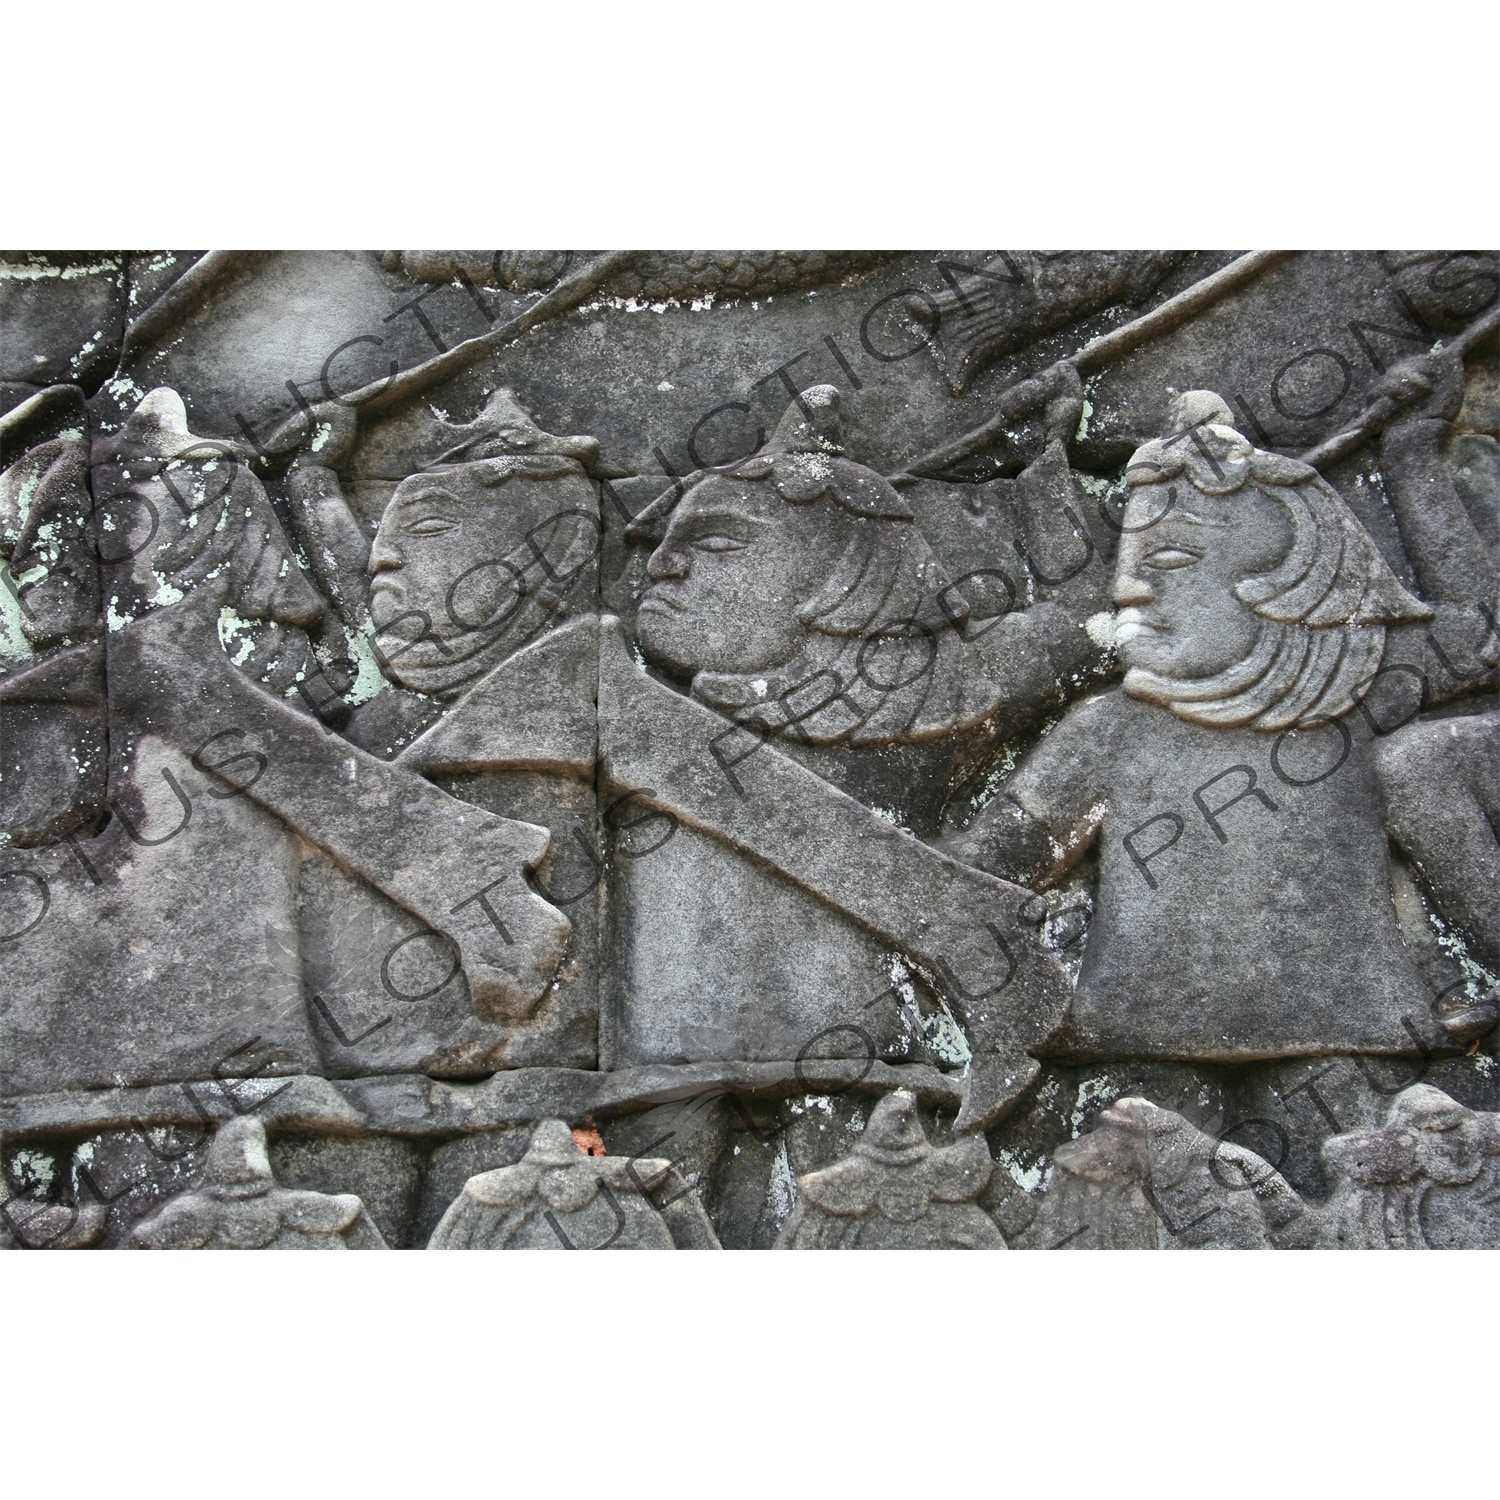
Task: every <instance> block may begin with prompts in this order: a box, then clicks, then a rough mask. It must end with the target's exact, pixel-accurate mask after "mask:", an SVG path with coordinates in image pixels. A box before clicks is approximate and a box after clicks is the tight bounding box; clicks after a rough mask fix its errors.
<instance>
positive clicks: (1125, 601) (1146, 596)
mask: <svg viewBox="0 0 1500 1500" xmlns="http://www.w3.org/2000/svg"><path fill="white" fill-rule="evenodd" d="M1112 597H1113V599H1114V602H1115V608H1116V609H1124V608H1126V607H1127V606H1128V605H1131V604H1151V603H1154V602H1155V599H1156V595H1155V594H1154V593H1153V592H1152V590H1151V585H1150V584H1149V583H1147V582H1145V581H1144V580H1143V579H1140V578H1137V577H1136V576H1135V575H1134V574H1133V573H1127V572H1123V571H1122V572H1119V573H1116V574H1115V587H1114V593H1113V595H1112Z"/></svg>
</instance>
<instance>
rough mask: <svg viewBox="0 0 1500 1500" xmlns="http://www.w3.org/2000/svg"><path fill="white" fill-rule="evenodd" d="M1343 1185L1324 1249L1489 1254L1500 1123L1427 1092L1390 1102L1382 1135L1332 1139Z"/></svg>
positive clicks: (1359, 1133)
mask: <svg viewBox="0 0 1500 1500" xmlns="http://www.w3.org/2000/svg"><path fill="white" fill-rule="evenodd" d="M1323 1159H1324V1161H1325V1162H1326V1163H1327V1164H1328V1169H1329V1172H1330V1174H1331V1175H1332V1176H1333V1177H1334V1178H1335V1181H1336V1186H1335V1188H1334V1191H1333V1195H1332V1197H1331V1198H1330V1199H1329V1201H1328V1203H1327V1204H1326V1205H1325V1206H1324V1207H1323V1209H1322V1210H1321V1214H1320V1224H1321V1232H1320V1236H1319V1243H1320V1244H1321V1245H1324V1246H1327V1247H1329V1248H1331V1249H1341V1250H1428V1249H1431V1250H1457V1249H1482V1248H1485V1247H1492V1246H1493V1245H1494V1244H1495V1243H1496V1236H1497V1235H1500V1115H1495V1114H1488V1113H1482V1112H1480V1111H1478V1110H1472V1109H1466V1108H1465V1107H1464V1106H1463V1105H1461V1104H1459V1103H1458V1102H1457V1101H1456V1100H1453V1099H1450V1098H1449V1097H1448V1095H1447V1094H1445V1093H1443V1092H1442V1091H1441V1090H1439V1089H1435V1088H1433V1087H1431V1086H1430V1085H1428V1084H1425V1083H1419V1084H1415V1085H1414V1086H1413V1087H1411V1088H1409V1089H1405V1090H1403V1091H1402V1092H1401V1093H1400V1094H1399V1095H1397V1097H1396V1098H1395V1099H1394V1100H1393V1101H1392V1102H1391V1109H1390V1113H1389V1115H1388V1116H1387V1118H1386V1123H1385V1125H1384V1126H1383V1127H1381V1128H1380V1129H1376V1130H1356V1131H1351V1132H1349V1133H1348V1134H1345V1135H1336V1136H1331V1137H1330V1138H1329V1139H1328V1140H1326V1141H1324V1143H1323Z"/></svg>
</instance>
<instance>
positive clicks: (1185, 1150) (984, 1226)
mask: <svg viewBox="0 0 1500 1500" xmlns="http://www.w3.org/2000/svg"><path fill="white" fill-rule="evenodd" d="M1226 1134H1227V1133H1226ZM1284 1154H1285V1152H1283V1155H1284ZM1323 1158H1324V1162H1325V1164H1326V1166H1327V1168H1328V1170H1329V1174H1330V1177H1331V1178H1332V1179H1333V1180H1334V1182H1335V1187H1334V1191H1333V1193H1332V1195H1331V1197H1330V1198H1329V1199H1328V1200H1327V1201H1326V1202H1325V1203H1323V1204H1310V1203H1308V1202H1306V1201H1305V1200H1304V1199H1302V1198H1301V1197H1300V1196H1299V1194H1298V1193H1297V1192H1296V1191H1295V1190H1294V1189H1293V1188H1292V1187H1291V1185H1290V1184H1289V1183H1288V1182H1287V1181H1286V1179H1285V1178H1284V1177H1283V1176H1282V1175H1281V1173H1280V1172H1279V1171H1277V1170H1276V1168H1275V1167H1274V1166H1273V1165H1272V1164H1271V1163H1270V1162H1268V1161H1267V1160H1266V1159H1265V1158H1264V1157H1261V1156H1259V1155H1257V1154H1256V1153H1255V1152H1253V1151H1250V1150H1249V1149H1248V1148H1246V1147H1243V1146H1240V1145H1237V1144H1235V1143H1233V1142H1230V1141H1228V1140H1227V1139H1226V1138H1225V1134H1221V1135H1219V1136H1217V1137H1215V1136H1210V1135H1208V1134H1207V1133H1205V1132H1204V1131H1202V1130H1200V1129H1198V1128H1197V1127H1196V1126H1195V1125H1193V1124H1191V1123H1190V1122H1189V1121H1188V1120H1187V1119H1185V1118H1184V1117H1183V1116H1182V1115H1180V1114H1177V1113H1175V1112H1173V1111H1171V1110H1168V1109H1163V1108H1161V1107H1159V1106H1157V1105H1155V1104H1152V1103H1151V1102H1150V1101H1148V1100H1146V1099H1142V1098H1132V1097H1128V1098H1123V1099H1120V1100H1118V1101H1116V1102H1115V1103H1113V1104H1111V1105H1110V1106H1109V1107H1108V1108H1106V1109H1105V1110H1103V1111H1102V1112H1101V1113H1100V1115H1099V1116H1098V1118H1097V1120H1096V1122H1095V1125H1094V1128H1093V1129H1092V1130H1091V1131H1090V1132H1089V1133H1088V1134H1086V1135H1083V1136H1081V1137H1079V1138H1078V1139H1076V1140H1073V1141H1070V1142H1068V1143H1066V1144H1064V1145H1062V1146H1059V1147H1058V1148H1057V1149H1056V1151H1055V1152H1054V1153H1053V1166H1054V1173H1053V1177H1052V1180H1051V1182H1050V1184H1049V1186H1048V1189H1047V1191H1046V1192H1045V1193H1044V1194H1043V1195H1042V1197H1041V1199H1040V1203H1039V1205H1038V1206H1037V1208H1036V1210H1035V1212H1034V1214H1033V1215H1032V1217H1031V1219H1030V1221H1029V1223H1026V1224H1018V1225H1014V1226H1013V1232H1012V1235H1011V1241H1012V1243H1013V1244H1014V1245H1015V1246H1016V1247H1018V1248H1027V1249H1059V1248H1074V1249H1091V1248H1117V1249H1127V1248H1134V1249H1154V1248H1169V1247H1170V1248H1210V1247H1237V1248H1312V1247H1322V1248H1334V1249H1425V1248H1485V1247H1494V1246H1500V1114H1492V1113H1485V1112H1481V1111H1475V1110H1470V1109H1468V1108H1466V1107H1464V1106H1463V1105H1461V1104H1459V1103H1457V1102H1456V1101H1455V1100H1453V1099H1452V1098H1450V1097H1449V1096H1448V1095H1447V1094H1445V1093H1443V1092H1442V1091H1441V1090H1439V1089H1436V1088H1433V1087H1431V1086H1430V1085H1427V1084H1415V1085H1413V1086H1412V1087H1410V1088H1407V1089H1405V1090H1403V1091H1402V1092H1401V1093H1400V1094H1399V1095H1398V1096H1396V1098H1395V1099H1394V1100H1393V1102H1392V1105H1391V1108H1390V1110H1389V1113H1388V1117H1387V1119H1386V1122H1385V1124H1384V1125H1383V1126H1379V1127H1376V1128H1371V1129H1364V1130H1356V1131H1352V1132H1347V1133H1344V1134H1340V1135H1336V1136H1332V1137H1330V1138H1329V1139H1328V1140H1326V1141H1325V1142H1324V1144H1323ZM994 1170H995V1167H994V1163H993V1161H992V1160H991V1158H990V1154H989V1151H988V1149H987V1147H986V1145H985V1142H984V1140H983V1138H982V1137H980V1136H972V1137H969V1138H967V1139H964V1140H961V1141H959V1142H957V1143H956V1144H953V1145H948V1146H934V1145H932V1143H931V1142H930V1141H929V1140H928V1138H927V1135H926V1132H925V1130H924V1129H923V1126H922V1123H921V1120H920V1117H919V1112H918V1105H917V1100H916V1097H915V1096H914V1095H913V1094H912V1093H910V1092H908V1091H907V1090H904V1089H900V1090H896V1091H894V1092H892V1093H889V1094H887V1095H885V1097H884V1098H882V1099H881V1100H880V1102H879V1103H878V1104H877V1105H876V1106H875V1108H874V1110H873V1111H872V1113H871V1116H870V1120H869V1123H868V1125H867V1126H866V1128H865V1129H864V1131H863V1133H862V1134H861V1135H860V1136H859V1138H858V1141H857V1143H856V1144H855V1146H854V1147H853V1149H852V1150H851V1151H850V1152H849V1153H848V1154H847V1155H846V1156H844V1157H843V1158H842V1159H840V1160H838V1161H836V1162H835V1163H833V1164H832V1165H831V1166H827V1167H824V1168H822V1169H820V1170H818V1171H814V1172H811V1173H808V1174H807V1175H805V1176H802V1177H799V1178H798V1179H797V1191H796V1193H795V1206H794V1207H793V1208H792V1209H791V1212H790V1214H789V1215H788V1216H787V1217H786V1219H785V1222H784V1224H783V1225H782V1227H781V1230H780V1233H779V1235H778V1237H777V1240H776V1243H775V1248H776V1249H778V1250H816V1249H846V1250H847V1249H972V1250H985V1249H991V1250H1003V1249H1006V1248H1007V1241H1006V1238H1005V1236H1004V1235H1002V1233H1001V1232H1000V1229H999V1228H998V1227H997V1225H996V1222H995V1219H994V1218H993V1217H992V1216H991V1214H990V1213H988V1212H986V1210H985V1208H984V1207H982V1206H981V1204H980V1202H979V1201H978V1200H980V1199H981V1198H982V1197H985V1196H986V1190H987V1189H988V1188H989V1186H990V1181H991V1176H992V1174H993V1172H994ZM11 1206H15V1207H19V1203H18V1202H17V1200H11ZM6 1210H7V1205H6V1204H5V1203H0V1213H3V1221H4V1222H3V1223H0V1240H3V1242H4V1243H5V1244H6V1245H7V1247H15V1246H17V1245H18V1244H19V1245H24V1246H26V1247H29V1248H41V1247H43V1246H46V1245H48V1244H50V1245H52V1246H53V1247H54V1248H69V1249H76V1248H84V1247H86V1246H88V1245H90V1244H92V1243H94V1242H95V1241H96V1240H97V1239H98V1238H99V1236H100V1234H101V1231H102V1229H103V1227H104V1222H105V1208H104V1207H103V1205H101V1204H98V1203H93V1204H90V1205H89V1206H88V1207H86V1208H78V1209H66V1208H64V1207H63V1206H61V1205H50V1206H48V1207H46V1208H44V1209H40V1210H33V1211H32V1212H31V1213H30V1214H29V1216H28V1217H26V1218H25V1220H24V1223H23V1221H22V1220H21V1219H20V1218H19V1217H14V1216H13V1215H12V1213H11V1212H9V1211H6ZM63 1216H65V1217H63ZM52 1218H57V1219H58V1222H59V1223H60V1224H61V1227H60V1228H59V1227H58V1226H57V1225H54V1224H52V1223H51V1219H52ZM127 1244H128V1245H129V1246H130V1247H133V1248H140V1249H158V1250H170V1249H183V1250H186V1249H209V1250H236V1249H239V1250H269V1249H276V1250H293V1249H351V1250H384V1249H387V1248H389V1247H388V1246H387V1244H386V1241H385V1239H384V1237H383V1236H382V1235H381V1233H380V1230H379V1229H378V1228H377V1227H376V1225H375V1223H374V1222H373V1220H372V1219H371V1218H370V1215H369V1212H368V1211H367V1209H366V1208H365V1205H364V1203H363V1202H362V1201H361V1199H360V1198H359V1197H357V1196H356V1195H354V1194H352V1193H340V1194H329V1193H320V1192H311V1191H298V1190H293V1189H288V1188H283V1187H280V1186H279V1185H278V1184H277V1182H276V1180H275V1177H274V1175H273V1173H272V1170H271V1165H270V1159H269V1155H268V1152H267V1144H266V1130H265V1126H264V1125H263V1124H262V1123H261V1121H260V1120H258V1119H256V1118H254V1117H253V1116H241V1117H238V1118H235V1119H231V1120H229V1121H227V1122H226V1123H224V1124H223V1125H221V1126H220V1128H219V1130H218V1132H217V1134H216V1135H215V1137H214V1140H213V1141H212V1143H211V1144H210V1146H209V1148H208V1150H207V1152H206V1155H205V1160H204V1167H203V1171H202V1173H201V1176H200V1178H199V1180H198V1182H197V1183H196V1184H195V1185H194V1186H192V1187H191V1188H189V1189H188V1190H187V1191H185V1192H183V1193H180V1194H178V1195H177V1196H176V1197H174V1198H171V1199H169V1200H168V1201H167V1202H166V1203H165V1204H163V1205H162V1206H161V1207H160V1208H158V1209H157V1210H156V1211H155V1212H154V1213H152V1214H150V1215H149V1216H148V1217H146V1218H144V1219H142V1220H141V1221H140V1222H139V1223H137V1224H136V1225H135V1226H134V1227H133V1228H132V1229H131V1230H130V1231H129V1235H128V1239H127ZM427 1248H428V1249H430V1250H486V1249H494V1250H501V1249H504V1250H526V1249H569V1250H576V1249H614V1250H648V1249H659V1250H672V1249H695V1250H716V1249H719V1248H720V1245H719V1240H718V1237H717V1235H716V1234H715V1232H714V1228H713V1225H712V1224H711V1222H710V1220H709V1218H708V1215H707V1213H706V1212H705V1210H704V1208H703V1204H702V1201H701V1199H700V1197H699V1195H698V1193H697V1192H696V1191H694V1190H693V1188H692V1187H691V1186H690V1185H688V1184H686V1183H684V1181H683V1179H682V1177H681V1174H680V1173H679V1172H678V1171H677V1169H676V1166H675V1165H674V1164H672V1163H669V1162H667V1161H664V1160H657V1159H654V1158H638V1157H629V1158H627V1157H622V1156H609V1155H605V1154H590V1153H589V1152H587V1151H586V1150H585V1149H584V1147H583V1146H581V1145H580V1144H579V1143H578V1141H577V1140H576V1139H575V1135H574V1132H573V1131H572V1130H571V1129H570V1128H569V1127H568V1125H567V1124H566V1123H565V1122H563V1121H562V1120H543V1121H541V1122H540V1123H539V1124H538V1125H537V1126H536V1127H535V1129H534V1131H533V1133H532V1136H531V1139H530V1142H529V1144H528V1146H527V1149H526V1152H525V1155H524V1156H523V1157H522V1158H521V1160H520V1161H519V1162H517V1163H515V1164H514V1165H512V1166H506V1167H500V1168H497V1169H495V1170H493V1171H488V1172H483V1173H481V1174H479V1175H478V1176H474V1177H471V1178H469V1180H468V1181H467V1182H466V1183H465V1184H464V1187H463V1189H462V1191H461V1192H460V1193H459V1195H458V1197H457V1198H456V1199H455V1200H454V1201H453V1202H452V1203H451V1204H450V1205H449V1207H448V1209H447V1211H446V1213H444V1215H443V1217H442V1219H441V1221H440V1222H439V1223H438V1225H437V1228H436V1229H435V1230H434V1231H433V1233H432V1236H431V1238H430V1240H429V1241H428V1245H427Z"/></svg>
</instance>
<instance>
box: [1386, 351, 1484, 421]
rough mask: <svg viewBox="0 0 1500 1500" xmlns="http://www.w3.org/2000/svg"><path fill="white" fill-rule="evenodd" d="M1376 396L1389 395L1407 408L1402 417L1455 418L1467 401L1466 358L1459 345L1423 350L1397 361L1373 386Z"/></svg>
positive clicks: (1409, 419) (1415, 419)
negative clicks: (1465, 387) (1424, 351)
mask: <svg viewBox="0 0 1500 1500" xmlns="http://www.w3.org/2000/svg"><path fill="white" fill-rule="evenodd" d="M1370 395H1371V397H1372V398H1374V397H1377V396H1385V397H1387V398H1388V399H1389V400H1392V401H1394V402H1396V403H1397V404H1398V405H1399V406H1401V407H1403V408H1409V409H1408V410H1404V411H1403V412H1402V414H1401V416H1400V417H1399V418H1398V419H1397V420H1398V421H1408V422H1410V421H1417V420H1420V419H1423V418H1427V419H1432V418H1437V419H1439V420H1441V421H1444V422H1451V421H1452V420H1453V419H1454V418H1455V417H1456V416H1457V415H1458V410H1459V407H1461V406H1462V405H1463V401H1464V359H1463V352H1462V351H1461V350H1459V349H1440V350H1438V351H1437V353H1435V354H1419V355H1416V356H1414V357H1413V358H1411V359H1404V360H1402V361H1401V363H1400V364H1397V365H1393V366H1392V367H1391V368H1390V370H1388V371H1387V372H1386V374H1385V375H1384V376H1383V377H1382V378H1381V379H1380V380H1378V381H1377V382H1376V383H1375V385H1374V386H1373V387H1371V391H1370Z"/></svg>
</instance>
